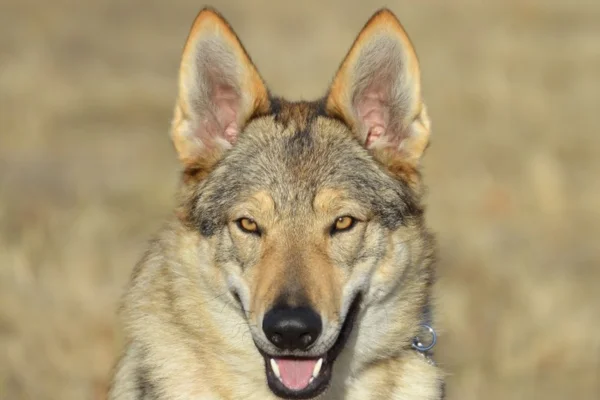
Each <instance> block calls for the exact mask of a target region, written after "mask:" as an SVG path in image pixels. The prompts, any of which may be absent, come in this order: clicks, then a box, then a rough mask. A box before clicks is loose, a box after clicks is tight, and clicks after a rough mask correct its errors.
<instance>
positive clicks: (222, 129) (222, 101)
mask: <svg viewBox="0 0 600 400" xmlns="http://www.w3.org/2000/svg"><path fill="white" fill-rule="evenodd" d="M212 96H213V104H214V107H215V117H216V120H217V122H218V128H217V129H218V130H219V132H216V133H217V136H221V137H223V138H224V139H225V140H227V141H228V142H229V143H231V144H233V143H235V141H236V140H237V137H238V135H239V127H238V122H237V120H238V113H239V109H240V96H239V95H238V94H237V92H236V91H235V89H233V88H232V87H231V86H227V85H222V84H221V85H216V87H215V88H214V91H213V93H212Z"/></svg>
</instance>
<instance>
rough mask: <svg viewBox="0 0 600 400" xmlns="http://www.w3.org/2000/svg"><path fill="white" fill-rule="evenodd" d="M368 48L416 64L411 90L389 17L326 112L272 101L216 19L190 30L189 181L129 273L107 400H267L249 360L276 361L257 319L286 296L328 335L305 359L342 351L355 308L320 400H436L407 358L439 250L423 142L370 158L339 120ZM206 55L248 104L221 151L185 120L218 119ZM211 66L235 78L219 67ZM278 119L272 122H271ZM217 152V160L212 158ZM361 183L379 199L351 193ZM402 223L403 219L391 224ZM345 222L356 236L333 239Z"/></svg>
mask: <svg viewBox="0 0 600 400" xmlns="http://www.w3.org/2000/svg"><path fill="white" fill-rule="evenodd" d="M374 32H379V33H377V34H380V33H381V32H384V33H385V32H387V33H389V34H392V35H393V37H394V38H396V39H397V40H399V41H400V42H401V43H402V45H403V46H404V48H405V49H407V51H408V53H407V54H408V57H409V59H410V60H412V61H411V63H412V64H409V69H408V70H409V71H410V74H411V79H416V80H417V81H418V78H419V72H418V64H416V56H415V55H414V50H413V49H412V45H410V42H409V40H408V37H407V36H406V34H405V33H404V30H403V29H402V28H401V26H400V25H399V23H398V22H397V20H396V19H395V17H394V16H393V14H391V13H390V12H389V11H383V12H380V13H378V14H376V16H375V17H374V18H372V19H371V21H370V22H369V23H368V24H367V26H366V27H365V29H364V30H363V31H362V33H361V34H360V35H359V37H358V39H357V41H356V42H355V44H354V47H353V48H352V50H351V51H350V53H349V55H348V56H347V57H346V61H344V63H343V64H342V66H341V68H340V71H339V73H338V75H337V77H336V78H335V79H334V83H333V86H332V88H331V90H330V92H329V96H328V98H327V99H326V100H325V103H324V104H323V105H324V107H321V106H320V103H310V102H299V103H289V102H285V101H284V100H281V99H278V100H277V101H276V102H273V101H271V99H270V98H269V97H268V92H267V90H266V88H265V86H264V84H263V82H262V79H261V78H260V76H259V74H258V72H257V71H256V68H255V67H254V66H253V64H252V62H251V60H250V58H249V57H248V56H247V54H246V52H245V51H244V49H243V47H242V45H241V44H240V43H239V41H238V39H237V37H236V36H235V33H233V31H232V30H231V28H230V27H229V25H228V24H227V23H226V22H225V21H224V20H223V19H222V18H221V17H220V16H219V15H218V14H217V13H216V12H214V11H211V10H205V11H203V12H201V13H200V14H199V16H198V17H197V18H196V21H195V22H194V25H193V27H192V30H191V32H190V35H189V38H188V41H187V44H186V47H185V49H184V53H183V61H182V70H181V74H180V94H179V98H178V101H177V106H176V109H175V118H174V124H173V131H172V137H173V140H174V144H175V147H176V149H177V151H178V153H179V156H180V159H181V161H182V163H183V167H184V173H183V175H182V176H183V179H182V184H181V189H180V193H179V200H180V205H179V206H178V208H177V210H176V213H175V215H174V216H173V217H172V218H171V219H170V220H169V221H168V222H167V224H166V225H165V227H164V229H162V231H161V232H160V234H159V235H158V236H157V238H156V239H155V240H154V241H153V242H152V243H151V245H150V246H149V250H148V252H147V253H146V255H145V257H144V258H143V259H142V261H141V262H140V263H139V264H138V266H137V267H136V268H135V270H134V273H133V276H132V281H131V285H130V287H129V289H128V291H127V293H126V295H125V297H124V301H123V308H122V318H123V321H124V324H125V327H124V328H125V332H126V335H127V337H128V340H129V342H128V344H127V347H126V349H125V350H124V353H123V356H122V358H121V360H120V362H119V364H118V366H117V368H116V371H115V376H114V379H113V384H112V388H111V391H110V394H109V398H110V399H111V400H179V399H181V400H183V399H186V400H189V399H203V400H204V399H219V400H225V399H232V400H234V399H235V400H237V399H245V400H268V399H273V400H274V399H276V398H277V397H276V396H275V395H274V394H273V392H272V391H271V390H270V389H269V387H268V386H267V384H266V382H265V364H264V360H263V358H262V356H261V355H260V353H259V351H258V350H257V346H259V347H260V348H261V349H262V351H275V350H274V349H273V346H272V345H271V344H270V343H269V341H268V340H267V338H266V337H265V335H264V333H263V332H262V330H261V326H262V325H261V324H262V319H263V316H264V314H265V313H266V312H267V311H268V310H269V309H270V308H271V307H273V306H274V305H275V302H276V301H277V299H278V298H280V297H281V296H285V297H286V299H287V301H289V303H290V304H291V305H300V304H304V303H303V302H307V304H308V305H309V306H311V307H313V308H314V309H315V310H316V311H317V312H318V313H319V315H320V316H321V318H322V320H323V332H322V334H321V336H320V337H319V339H318V341H316V342H315V344H314V346H313V347H311V349H310V350H309V352H307V355H310V356H313V357H314V356H317V355H318V354H320V352H325V351H328V349H329V348H330V347H331V346H332V344H333V343H334V342H336V340H337V338H338V336H339V333H340V331H341V329H342V325H343V323H344V321H345V319H346V317H347V316H348V314H349V313H350V311H349V309H350V306H351V303H353V301H354V299H356V296H357V293H360V294H361V297H360V298H361V302H360V310H359V313H358V316H357V320H356V322H355V326H354V329H353V330H352V333H351V335H350V337H349V339H348V341H347V343H346V344H345V346H344V349H343V350H342V352H341V354H340V355H339V357H338V359H337V361H336V362H335V364H334V365H333V372H332V379H331V382H330V386H329V389H328V390H327V391H326V392H325V393H323V394H322V395H320V396H319V398H320V399H329V400H342V399H357V400H358V399H366V400H368V399H382V400H387V399H390V400H391V399H405V400H417V399H423V400H426V399H427V400H434V399H440V397H441V384H442V374H441V372H440V371H439V370H438V369H437V368H436V367H434V366H433V365H432V364H431V363H430V362H429V361H428V360H426V359H425V358H424V357H423V356H421V355H420V354H418V353H417V352H416V351H414V350H413V349H412V348H411V342H412V340H413V338H414V337H415V335H417V333H418V330H419V325H420V323H421V322H422V318H423V310H424V308H425V307H426V306H427V304H428V302H429V291H430V288H431V283H432V279H433V265H434V249H435V243H434V240H433V237H432V236H431V235H430V234H429V232H428V231H427V229H426V227H425V224H424V221H423V218H422V207H421V205H420V201H419V200H420V196H421V193H420V189H419V188H420V187H421V183H420V175H419V173H418V168H417V164H416V163H415V162H414V161H415V160H417V159H418V158H419V157H420V156H421V154H422V151H423V150H424V145H422V143H425V142H427V138H428V132H427V134H426V135H420V134H417V135H416V136H414V139H415V140H416V141H417V142H418V143H420V144H419V145H416V144H414V143H416V142H413V141H411V140H412V139H411V138H410V137H409V138H404V139H402V140H407V141H408V142H399V143H400V144H402V143H404V144H405V145H406V143H409V144H410V146H405V147H403V148H402V150H401V151H400V150H397V151H394V150H393V149H392V150H390V149H370V153H369V152H367V150H365V149H364V148H363V144H364V142H362V143H361V142H360V138H357V135H358V131H357V128H356V126H357V124H359V123H361V122H356V121H355V122H352V121H351V119H352V118H355V116H350V114H348V112H349V110H350V109H349V108H347V107H348V104H347V101H348V99H347V97H348V96H350V95H351V90H350V89H349V88H352V87H355V86H356V85H354V83H352V82H351V80H352V77H351V76H350V75H351V74H352V72H350V67H349V66H350V65H353V64H356V63H358V64H360V63H361V62H362V61H361V59H360V57H358V56H357V55H356V54H358V53H360V50H361V48H362V46H363V45H364V43H365V42H367V41H369V40H371V39H372V35H373V34H374ZM390 32H391V33H390ZM396 39H395V40H396ZM214 40H218V41H224V42H223V43H226V44H227V46H226V48H227V49H229V50H231V53H230V54H229V55H231V54H233V55H234V59H235V60H236V65H235V66H234V69H235V71H237V72H236V74H237V75H236V74H233V75H231V77H232V78H231V79H232V81H231V82H232V85H233V89H234V90H232V93H234V94H235V93H238V94H239V93H242V96H245V97H244V98H242V99H241V100H240V99H236V101H237V100H239V102H237V103H235V104H236V105H237V106H239V108H237V109H235V111H236V112H237V114H235V118H237V119H236V120H235V121H233V122H231V121H229V122H231V123H232V124H234V125H235V124H239V130H238V131H237V133H236V134H238V133H239V137H236V138H235V139H234V140H230V144H226V143H225V142H226V141H225V140H222V139H223V138H225V139H227V134H228V133H227V132H226V128H227V127H226V126H222V125H219V124H216V125H213V126H211V127H210V129H212V130H213V131H210V132H208V131H206V130H197V129H194V128H195V125H193V124H194V123H196V124H202V123H204V122H202V121H204V120H203V119H202V118H199V115H202V113H203V112H205V110H204V109H199V110H198V109H194V108H193V107H191V104H192V103H193V102H192V101H191V100H192V99H195V100H194V101H199V102H200V104H207V105H209V106H213V103H211V101H212V99H213V97H211V96H213V94H214V93H212V92H210V90H208V91H207V90H205V89H206V88H202V87H200V86H199V85H200V84H196V83H194V82H191V83H190V81H189V77H188V75H189V70H190V68H192V64H191V63H192V61H191V58H190V57H192V56H190V54H194V51H195V50H194V49H195V48H196V47H195V46H197V44H198V43H200V42H202V41H214ZM229 50H228V51H229ZM229 55H228V56H226V57H225V59H226V60H228V61H227V62H225V64H227V63H228V62H229V61H231V60H232V59H230V58H227V57H229ZM193 57H202V56H201V55H200V56H198V55H194V56H193ZM193 57H192V58H193ZM211 57H212V56H211ZM211 60H212V61H211V62H213V63H215V64H214V68H217V69H218V68H225V73H227V71H230V70H228V69H227V68H229V67H230V65H229V64H227V65H221V64H220V63H221V61H222V60H221V59H220V58H219V55H218V54H217V56H216V58H214V57H213V58H211ZM212 66H213V65H212V64H211V67H212ZM238 78H239V79H238ZM236 85H239V86H236ZM419 85H420V83H418V84H417V85H416V86H413V87H412V89H415V90H416V91H415V92H412V93H411V94H410V96H409V97H410V98H412V99H418V104H419V107H418V111H416V114H414V115H410V116H407V117H406V118H408V119H411V124H413V122H414V120H415V118H416V120H418V119H419V118H421V119H422V118H426V116H425V112H424V106H422V104H421V103H422V102H421V100H420V89H419V88H420V86H419ZM202 96H204V97H202ZM248 99H250V100H248ZM202 102H204V103H202ZM274 103H277V110H275V111H273V110H271V111H269V107H272V106H274ZM226 106H227V107H228V105H226ZM227 111H230V110H227ZM392 111H394V110H392ZM396 111H397V110H396ZM413 111H414V110H413ZM211 112H212V111H211ZM195 113H196V114H198V115H196V114H195ZM214 115H217V114H214ZM217 116H218V115H217ZM340 118H341V119H342V121H340ZM427 124H428V122H427ZM219 129H221V130H219ZM427 129H428V125H427ZM421 133H422V132H421ZM215 134H216V135H222V137H215V136H214V135H215ZM194 135H200V136H194ZM201 135H205V136H201ZM209 136H210V137H209ZM356 139H359V141H357V140H356ZM394 140H396V139H394ZM211 141H214V143H216V145H215V146H216V147H214V148H211V147H210V146H207V145H206V143H212V142H211ZM219 143H221V144H223V143H225V144H224V145H223V146H221V144H219ZM219 146H221V147H219ZM373 157H374V158H373ZM376 160H377V161H376ZM332 165H334V166H333V167H331V166H332ZM356 165H359V166H360V168H364V170H361V169H359V170H357V167H356ZM330 167H331V168H330ZM365 182H367V183H368V184H369V185H370V186H372V187H374V188H380V189H376V190H374V191H372V192H369V191H368V190H367V188H363V189H361V190H358V189H357V185H358V186H360V185H362V186H365V185H366V183H365ZM303 185H304V186H303ZM369 185H367V186H369ZM377 185H379V186H377ZM232 187H235V188H236V189H235V190H232V189H231V188H232ZM399 202H401V203H403V204H398V203H399ZM404 202H405V203H406V204H404ZM395 207H397V208H398V209H397V210H396V211H397V215H396V214H390V213H391V212H392V211H393V210H392V208H395ZM344 215H351V216H352V217H353V218H355V219H356V220H357V221H358V222H357V224H356V226H354V227H353V228H352V229H351V230H349V231H348V232H344V233H338V234H335V235H334V234H332V233H331V226H332V224H334V223H335V221H336V218H339V217H340V216H344ZM239 218H251V219H252V220H253V221H256V224H257V226H258V227H259V229H260V233H261V235H260V236H259V235H255V234H249V233H246V232H243V231H242V230H240V229H239V228H238V226H237V223H236V221H237V220H238V219H239ZM309 353H310V354H309Z"/></svg>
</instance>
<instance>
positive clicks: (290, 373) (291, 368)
mask: <svg viewBox="0 0 600 400" xmlns="http://www.w3.org/2000/svg"><path fill="white" fill-rule="evenodd" d="M317 361H318V360H290V359H285V358H276V359H275V362H276V363H277V366H278V367H279V375H280V376H281V381H282V382H283V384H284V385H285V386H286V387H287V388H288V389H292V390H302V389H304V388H305V387H307V386H308V381H310V378H312V373H313V370H314V369H315V364H316V363H317Z"/></svg>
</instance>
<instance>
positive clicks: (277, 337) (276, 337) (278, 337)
mask: <svg viewBox="0 0 600 400" xmlns="http://www.w3.org/2000/svg"><path fill="white" fill-rule="evenodd" d="M269 340H270V341H271V343H273V344H274V345H275V346H279V345H280V344H281V342H283V337H282V336H281V335H280V334H279V333H274V334H272V335H271V337H269Z"/></svg>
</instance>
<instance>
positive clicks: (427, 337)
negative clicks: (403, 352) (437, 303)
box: [412, 305, 437, 365]
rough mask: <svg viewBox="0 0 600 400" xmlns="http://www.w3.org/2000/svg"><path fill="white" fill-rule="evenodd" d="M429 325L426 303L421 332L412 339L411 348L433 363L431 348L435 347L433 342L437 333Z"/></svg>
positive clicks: (430, 322)
mask: <svg viewBox="0 0 600 400" xmlns="http://www.w3.org/2000/svg"><path fill="white" fill-rule="evenodd" d="M431 325H432V321H431V308H430V307H429V305H427V306H425V309H424V310H423V319H422V322H421V332H420V333H419V335H417V336H415V338H414V339H413V342H412V348H413V349H414V350H416V351H417V352H418V353H419V354H421V355H422V356H423V357H424V358H425V359H426V360H427V362H429V363H430V364H434V365H435V362H434V361H433V359H432V358H431V356H432V351H431V350H432V349H433V348H434V347H435V344H436V343H437V334H436V333H435V329H433V328H432V327H431Z"/></svg>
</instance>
